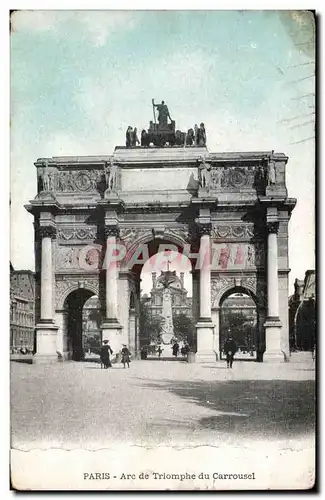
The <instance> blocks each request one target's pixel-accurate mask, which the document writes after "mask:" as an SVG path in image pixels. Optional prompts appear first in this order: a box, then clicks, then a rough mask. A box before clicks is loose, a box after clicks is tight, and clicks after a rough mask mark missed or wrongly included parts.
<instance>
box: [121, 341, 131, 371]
mask: <svg viewBox="0 0 325 500" xmlns="http://www.w3.org/2000/svg"><path fill="white" fill-rule="evenodd" d="M121 354H122V363H123V366H124V368H125V365H128V368H130V356H131V353H130V351H129V349H128V348H127V347H126V344H123V348H122V350H121Z"/></svg>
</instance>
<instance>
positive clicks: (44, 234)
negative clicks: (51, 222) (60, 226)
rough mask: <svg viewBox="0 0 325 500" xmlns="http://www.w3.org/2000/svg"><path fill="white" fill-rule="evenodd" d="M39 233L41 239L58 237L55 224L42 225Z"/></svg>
mask: <svg viewBox="0 0 325 500" xmlns="http://www.w3.org/2000/svg"><path fill="white" fill-rule="evenodd" d="M38 234H39V237H40V238H41V239H43V238H51V239H52V240H53V239H55V238H56V227H54V226H40V227H39V228H38Z"/></svg>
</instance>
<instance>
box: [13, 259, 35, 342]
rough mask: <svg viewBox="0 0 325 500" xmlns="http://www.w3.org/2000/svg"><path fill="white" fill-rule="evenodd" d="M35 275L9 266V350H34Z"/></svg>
mask: <svg viewBox="0 0 325 500" xmlns="http://www.w3.org/2000/svg"><path fill="white" fill-rule="evenodd" d="M34 328H35V273H33V272H32V271H29V270H27V271H25V270H19V271H16V270H15V269H14V268H13V266H12V265H11V264H10V348H11V350H12V351H13V352H14V351H17V350H19V349H20V348H27V349H28V350H29V351H33V349H34Z"/></svg>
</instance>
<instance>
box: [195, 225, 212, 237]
mask: <svg viewBox="0 0 325 500" xmlns="http://www.w3.org/2000/svg"><path fill="white" fill-rule="evenodd" d="M197 227H198V233H199V235H200V236H204V235H210V234H211V230H212V224H211V222H199V223H198V225H197Z"/></svg>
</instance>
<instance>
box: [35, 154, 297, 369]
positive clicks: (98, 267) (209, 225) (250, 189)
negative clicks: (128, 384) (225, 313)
mask: <svg viewBox="0 0 325 500" xmlns="http://www.w3.org/2000/svg"><path fill="white" fill-rule="evenodd" d="M202 156H204V157H205V159H206V161H207V162H208V163H209V165H210V166H211V172H210V174H211V175H210V177H209V178H208V177H207V178H206V181H205V184H204V187H202V183H201V180H200V175H202V166H201V167H200V168H201V170H200V169H199V164H200V161H201V160H200V158H201V157H202ZM287 160H288V158H287V157H286V156H285V155H284V154H282V153H275V154H274V153H273V152H254V153H253V152H248V153H220V154H217V153H209V151H208V150H207V148H205V147H187V148H178V147H162V148H157V147H136V148H123V147H117V148H115V151H114V154H113V155H112V156H101V157H91V156H89V157H53V158H50V159H39V160H37V162H36V163H35V166H36V169H37V175H38V188H39V190H38V194H37V196H36V198H35V199H34V200H32V201H31V202H30V204H29V205H28V206H27V207H26V208H27V210H28V211H29V212H31V213H32V214H33V215H34V225H35V249H36V270H37V273H36V282H37V283H36V287H37V290H39V291H40V292H41V296H40V299H39V300H38V301H37V307H36V314H37V318H36V319H37V322H38V326H37V328H38V354H39V355H40V356H43V357H47V358H50V357H52V358H53V359H54V358H55V357H56V356H57V352H56V351H58V353H59V356H61V357H63V358H64V357H67V356H68V352H67V351H69V348H68V345H69V342H67V338H68V337H69V335H70V333H71V332H69V328H68V327H67V324H68V323H69V322H68V319H67V318H68V317H69V314H70V311H69V306H68V302H69V296H70V295H71V294H72V293H77V294H79V295H80V296H81V295H82V294H83V293H84V292H82V290H85V291H87V293H88V294H89V296H91V295H98V297H99V300H100V303H101V313H102V317H103V323H102V335H103V338H108V339H109V340H110V341H111V344H112V347H113V350H114V349H115V350H118V349H119V348H120V346H121V344H122V343H126V344H128V345H129V346H130V348H131V350H133V351H135V352H137V350H138V346H139V345H140V343H139V336H140V334H141V332H139V331H138V324H139V317H138V315H139V300H140V285H139V283H140V272H141V268H142V265H143V264H144V262H145V261H146V260H147V259H148V258H149V257H151V256H152V255H153V254H155V253H156V252H157V251H158V250H160V251H161V245H165V246H167V249H169V250H178V251H181V252H184V253H185V254H186V255H187V256H189V258H190V259H191V261H192V264H193V273H192V276H193V316H194V318H195V319H196V321H197V327H196V328H197V360H198V361H209V360H213V359H216V357H217V356H218V353H219V336H218V328H219V326H218V325H219V318H218V315H219V307H220V301H221V300H222V299H223V298H224V296H225V294H228V293H229V292H230V291H231V290H233V291H243V292H245V291H249V292H250V294H251V296H253V297H254V299H255V301H256V305H257V310H258V318H259V320H258V321H259V349H260V351H261V353H263V352H264V351H266V352H265V355H264V360H268V359H271V360H275V359H278V358H281V357H282V358H283V357H284V354H285V355H286V356H287V355H288V354H289V339H288V311H287V308H286V307H284V306H283V304H284V303H287V297H288V273H289V268H288V221H289V219H290V214H291V211H292V209H293V208H294V206H295V200H294V199H291V198H288V196H287V190H286V186H285V166H286V163H287ZM271 163H272V169H273V173H272V177H270V176H269V174H268V172H269V169H270V165H271ZM108 165H111V166H112V165H114V182H113V183H112V182H111V180H109V181H107V168H108V167H107V166H108ZM44 171H45V172H46V174H44ZM199 172H201V174H199ZM273 174H274V175H273ZM44 175H45V178H44ZM110 175H111V174H110ZM112 186H113V187H112ZM107 257H109V258H107ZM116 261H117V263H116ZM198 261H200V262H202V263H204V264H203V265H202V266H201V265H198V264H197V262H198ZM107 262H108V266H107ZM83 296H84V297H86V295H83ZM285 299H286V300H285Z"/></svg>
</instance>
